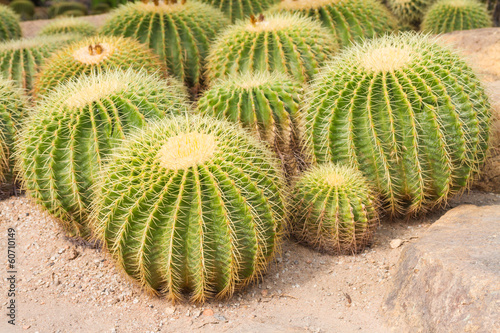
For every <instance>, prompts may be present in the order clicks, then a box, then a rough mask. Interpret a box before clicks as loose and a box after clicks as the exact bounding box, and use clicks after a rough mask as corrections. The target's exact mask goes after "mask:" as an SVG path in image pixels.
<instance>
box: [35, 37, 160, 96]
mask: <svg viewBox="0 0 500 333" xmlns="http://www.w3.org/2000/svg"><path fill="white" fill-rule="evenodd" d="M128 68H131V69H134V70H142V69H144V70H145V71H147V72H149V73H159V74H161V75H162V76H165V75H166V67H165V65H164V63H163V62H162V61H160V60H159V58H158V56H156V55H155V54H154V53H153V52H152V51H151V50H149V49H148V48H147V47H146V46H145V45H143V44H141V43H139V42H137V41H135V40H133V39H130V38H123V37H113V36H95V37H88V38H86V39H83V40H81V41H78V42H76V43H73V44H71V45H70V46H68V47H66V48H64V49H62V50H60V51H59V52H57V53H54V54H53V56H52V57H51V58H49V59H47V61H46V63H45V65H44V66H43V68H42V70H41V71H40V73H39V75H38V76H37V79H36V81H35V88H34V93H35V95H44V94H47V92H48V91H50V90H51V89H53V88H55V87H56V86H58V85H59V84H61V83H63V82H65V81H67V80H69V79H71V78H73V77H75V76H79V75H86V74H90V73H92V72H100V71H107V70H113V69H123V70H126V69H128Z"/></svg>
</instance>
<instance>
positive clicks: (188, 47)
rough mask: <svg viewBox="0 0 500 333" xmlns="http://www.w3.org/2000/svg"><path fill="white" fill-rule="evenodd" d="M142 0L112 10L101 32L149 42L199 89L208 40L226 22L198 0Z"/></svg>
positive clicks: (174, 70) (170, 66)
mask: <svg viewBox="0 0 500 333" xmlns="http://www.w3.org/2000/svg"><path fill="white" fill-rule="evenodd" d="M144 1H146V3H143V2H136V3H130V4H128V5H124V6H121V7H120V8H118V9H117V10H115V11H114V12H113V14H111V17H110V18H109V19H108V20H107V21H106V23H105V24H104V26H103V27H102V33H104V34H106V35H115V36H125V37H134V38H137V39H138V40H139V41H140V42H142V43H144V44H146V45H149V47H150V48H152V49H153V50H154V51H155V53H157V54H158V55H159V56H160V58H161V59H162V60H164V61H165V62H166V63H167V67H168V70H169V72H170V73H171V74H172V75H174V76H176V77H177V78H178V79H180V80H181V81H183V82H185V83H186V84H187V85H188V86H189V87H191V88H193V90H194V91H195V92H196V91H198V89H199V88H200V86H201V84H202V83H203V76H202V74H203V67H204V63H205V58H206V56H207V54H208V49H209V47H210V44H211V42H212V40H213V39H214V38H215V35H216V34H217V33H218V32H219V30H220V29H222V28H224V27H225V26H227V25H228V24H229V22H228V21H227V19H226V18H225V17H224V14H223V13H222V12H221V11H219V10H217V9H215V8H213V7H211V6H209V5H207V4H204V3H200V2H197V1H191V0H189V1H187V2H186V1H185V0H183V1H172V0H168V1H167V2H166V3H165V2H164V1H159V0H154V1H153V2H147V1H148V0H144Z"/></svg>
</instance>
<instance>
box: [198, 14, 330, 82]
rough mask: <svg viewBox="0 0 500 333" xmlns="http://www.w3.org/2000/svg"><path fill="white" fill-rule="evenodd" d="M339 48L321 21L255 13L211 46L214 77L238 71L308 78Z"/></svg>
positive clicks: (211, 76) (210, 66) (209, 70)
mask: <svg viewBox="0 0 500 333" xmlns="http://www.w3.org/2000/svg"><path fill="white" fill-rule="evenodd" d="M337 48H338V44H337V41H336V39H335V38H334V37H333V36H332V35H331V34H330V33H329V32H328V30H326V28H323V27H322V26H321V24H320V23H319V22H315V21H313V20H312V19H310V18H305V17H301V16H299V15H294V14H290V13H278V14H271V15H269V16H268V17H264V15H260V16H259V17H258V18H255V17H254V16H252V17H251V18H250V20H247V21H239V22H238V23H236V24H235V25H234V26H232V27H231V28H229V29H228V30H226V31H225V32H224V33H222V34H220V35H219V37H218V39H217V41H216V42H215V43H214V45H213V46H212V47H211V49H210V55H209V57H208V65H207V75H208V78H209V79H210V80H214V79H217V78H222V77H224V76H227V75H230V74H236V73H239V72H241V73H243V72H245V71H250V72H264V71H268V72H274V71H277V72H282V73H286V74H288V75H290V76H291V77H293V78H295V79H297V80H298V81H300V82H306V81H308V80H309V79H310V78H311V77H312V76H313V75H314V74H315V73H317V72H318V69H319V68H320V67H321V66H322V65H323V63H324V62H325V60H327V59H328V58H329V56H331V55H333V54H334V53H335V51H336V50H337Z"/></svg>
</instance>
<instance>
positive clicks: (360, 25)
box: [271, 0, 397, 46]
mask: <svg viewBox="0 0 500 333" xmlns="http://www.w3.org/2000/svg"><path fill="white" fill-rule="evenodd" d="M271 11H288V12H294V13H301V14H303V15H305V16H309V17H312V18H314V19H316V20H317V21H320V22H321V23H322V24H323V26H324V27H326V28H327V29H328V30H330V31H331V32H332V33H333V34H334V35H335V36H336V37H337V38H338V39H339V41H340V42H341V44H342V45H344V46H349V45H351V44H352V43H353V42H358V41H361V40H363V39H366V38H373V37H377V36H382V35H384V34H385V33H388V32H391V31H394V30H396V29H397V20H396V19H395V18H394V16H393V15H392V14H391V12H389V10H387V8H385V7H384V6H383V5H382V4H381V3H380V2H378V0H282V1H281V2H280V4H279V5H277V6H275V7H273V8H272V9H271Z"/></svg>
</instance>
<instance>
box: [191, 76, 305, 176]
mask: <svg viewBox="0 0 500 333" xmlns="http://www.w3.org/2000/svg"><path fill="white" fill-rule="evenodd" d="M301 90H302V88H301V84H300V83H298V82H296V81H293V80H291V79H290V78H288V77H287V76H285V75H282V74H277V73H275V74H269V73H267V72H264V73H257V74H252V73H246V74H244V75H235V76H230V77H228V78H227V79H223V80H219V81H216V82H215V83H214V84H213V85H212V87H211V88H210V89H209V90H207V91H206V92H205V93H204V95H203V96H202V97H201V98H200V99H199V101H198V108H197V110H198V112H199V113H201V114H203V115H209V116H215V117H218V118H223V119H227V120H229V121H231V122H235V123H238V124H239V125H240V126H241V127H243V128H246V129H248V130H250V131H252V132H253V133H254V134H255V135H256V136H257V138H259V139H260V140H263V141H267V142H268V143H269V145H270V146H271V147H273V148H274V150H275V151H276V152H277V153H278V156H279V157H280V159H281V160H282V162H283V165H284V166H285V170H286V171H287V175H288V176H290V175H293V174H294V173H295V170H296V159H295V155H296V154H297V153H299V141H300V133H301V132H302V130H303V129H302V124H301V117H300V114H299V108H300V95H301Z"/></svg>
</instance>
